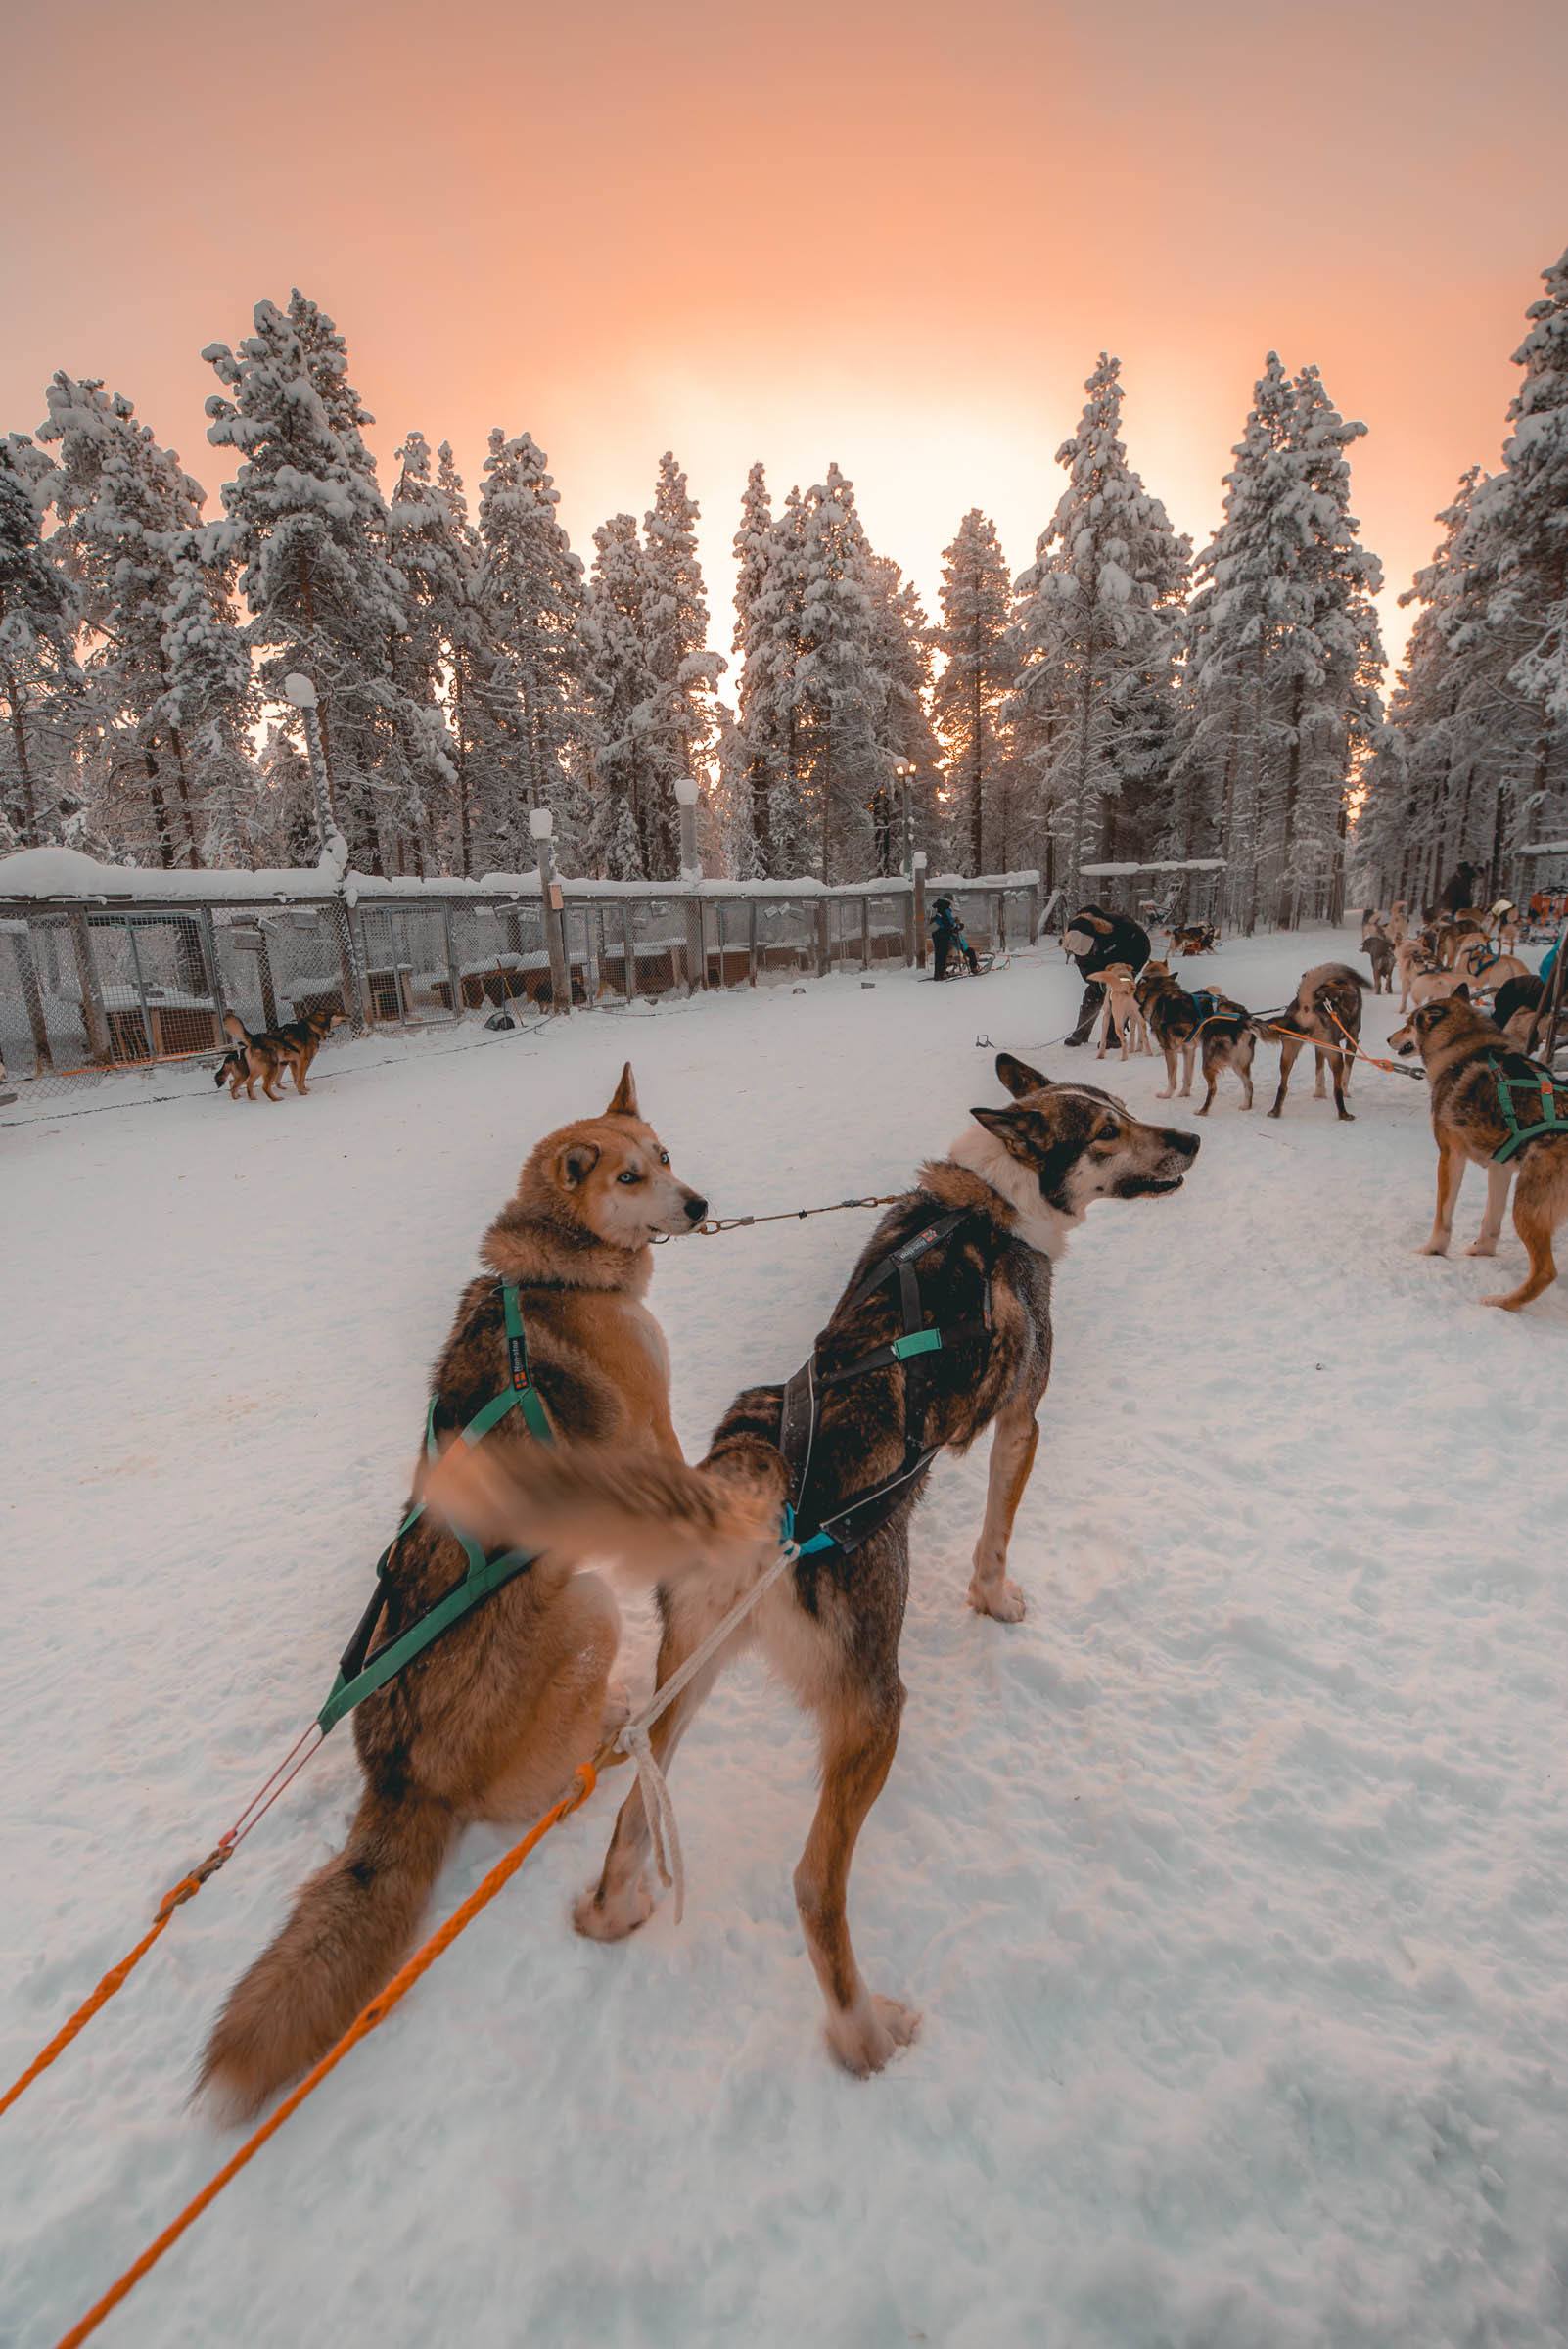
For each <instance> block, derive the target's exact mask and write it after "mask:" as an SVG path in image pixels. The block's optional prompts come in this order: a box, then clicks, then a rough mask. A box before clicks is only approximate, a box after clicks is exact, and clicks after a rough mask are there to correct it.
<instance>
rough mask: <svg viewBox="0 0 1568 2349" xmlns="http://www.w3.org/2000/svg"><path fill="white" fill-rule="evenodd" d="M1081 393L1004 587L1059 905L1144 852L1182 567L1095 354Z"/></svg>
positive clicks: (1112, 385) (1105, 364)
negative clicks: (1030, 538)
mask: <svg viewBox="0 0 1568 2349" xmlns="http://www.w3.org/2000/svg"><path fill="white" fill-rule="evenodd" d="M1084 390H1085V391H1086V392H1087V394H1088V397H1087V401H1086V403H1085V405H1084V413H1083V417H1082V419H1081V420H1080V423H1079V428H1078V431H1077V433H1076V434H1075V435H1074V437H1073V438H1072V439H1071V440H1068V441H1065V442H1064V443H1063V445H1062V447H1061V448H1060V449H1058V451H1057V462H1058V464H1060V465H1063V466H1065V467H1066V469H1067V472H1068V477H1069V481H1068V487H1067V489H1066V490H1065V491H1064V492H1063V495H1062V498H1061V502H1060V503H1059V504H1058V506H1057V509H1056V512H1055V514H1054V516H1053V517H1052V519H1051V522H1050V524H1049V526H1048V527H1047V528H1046V530H1043V531H1042V532H1041V534H1040V537H1039V541H1038V546H1037V548H1036V555H1035V561H1034V563H1033V564H1032V565H1031V566H1030V568H1029V570H1027V571H1026V572H1025V573H1024V574H1023V575H1022V576H1021V577H1020V578H1019V580H1018V583H1017V591H1018V597H1019V604H1018V613H1017V626H1016V635H1015V664H1016V669H1017V684H1016V686H1015V688H1014V692H1013V694H1012V697H1011V699H1010V701H1009V702H1008V703H1007V705H1006V713H1007V716H1008V717H1009V719H1010V720H1011V721H1012V722H1013V723H1015V724H1016V725H1017V727H1018V728H1019V731H1020V734H1021V736H1022V740H1023V755H1024V756H1025V758H1026V759H1027V760H1029V762H1030V764H1031V766H1032V767H1033V769H1034V772H1035V775H1036V776H1037V778H1038V793H1039V800H1040V806H1041V813H1042V817H1043V826H1044V832H1045V846H1046V850H1047V862H1048V868H1049V869H1048V879H1049V880H1050V881H1051V882H1060V883H1061V884H1062V885H1063V886H1064V887H1065V888H1066V889H1067V890H1068V892H1069V894H1073V893H1075V892H1076V890H1077V886H1078V874H1079V868H1080V866H1081V865H1082V864H1084V862H1087V861H1090V860H1092V859H1093V858H1094V857H1096V856H1107V857H1108V856H1116V855H1120V854H1127V853H1139V852H1143V849H1144V842H1143V841H1142V840H1140V839H1138V838H1136V837H1133V836H1132V826H1133V823H1134V822H1138V821H1140V820H1143V819H1142V811H1141V808H1140V806H1139V802H1140V800H1142V799H1143V798H1146V797H1149V796H1152V794H1153V789H1154V785H1155V782H1156V777H1155V775H1154V773H1153V768H1154V765H1155V762H1156V761H1157V760H1158V759H1159V757H1160V756H1162V755H1163V751H1164V743H1163V740H1162V734H1161V721H1162V719H1163V718H1164V716H1165V714H1166V713H1167V712H1168V710H1169V707H1170V703H1171V698H1172V696H1173V695H1174V691H1175V668H1174V663H1175V651H1176V620H1177V616H1178V613H1179V610H1180V606H1181V601H1182V597H1183V595H1184V593H1185V590H1186V583H1187V568H1188V561H1189V556H1190V548H1189V545H1188V542H1187V540H1186V539H1185V538H1184V537H1179V536H1178V535H1177V534H1176V531H1175V530H1172V528H1171V524H1170V521H1169V519H1168V517H1167V515H1166V511H1165V507H1164V506H1163V505H1162V504H1161V502H1160V500H1159V499H1158V498H1157V497H1153V496H1151V495H1150V493H1149V492H1148V490H1147V489H1145V488H1144V486H1143V484H1142V482H1141V481H1140V480H1139V478H1138V476H1137V474H1136V473H1135V472H1133V470H1132V469H1131V467H1130V465H1129V463H1128V461H1127V450H1126V448H1125V447H1124V446H1123V443H1122V439H1121V437H1120V428H1121V413H1122V398H1123V391H1122V383H1121V375H1120V362H1119V361H1118V360H1116V359H1113V358H1110V357H1109V356H1107V355H1106V353H1104V352H1103V351H1102V352H1101V354H1100V359H1099V364H1098V365H1097V366H1096V368H1095V370H1094V373H1093V374H1092V375H1091V376H1090V377H1089V378H1088V380H1087V382H1086V384H1085V386H1084ZM1124 806H1126V808H1127V812H1128V821H1127V823H1126V827H1125V828H1126V831H1127V834H1128V837H1126V838H1124V837H1123V830H1124V817H1123V808H1124Z"/></svg>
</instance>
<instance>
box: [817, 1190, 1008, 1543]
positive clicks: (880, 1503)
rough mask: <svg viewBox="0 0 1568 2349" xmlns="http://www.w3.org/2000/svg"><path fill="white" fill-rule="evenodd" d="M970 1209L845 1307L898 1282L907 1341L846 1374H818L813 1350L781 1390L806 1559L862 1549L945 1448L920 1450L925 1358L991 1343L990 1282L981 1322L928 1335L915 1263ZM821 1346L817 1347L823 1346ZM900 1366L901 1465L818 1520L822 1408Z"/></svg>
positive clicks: (929, 1232) (876, 1276) (930, 1229)
mask: <svg viewBox="0 0 1568 2349" xmlns="http://www.w3.org/2000/svg"><path fill="white" fill-rule="evenodd" d="M974 1213H975V1211H974V1209H973V1208H967V1207H963V1208H956V1209H954V1210H953V1211H952V1212H951V1213H950V1214H948V1215H944V1216H939V1217H938V1218H937V1220H936V1221H935V1222H933V1223H924V1224H922V1225H921V1227H920V1229H919V1230H918V1231H917V1232H916V1233H915V1234H914V1236H913V1238H912V1239H907V1240H904V1241H903V1242H902V1243H901V1245H900V1246H899V1247H897V1248H895V1249H894V1250H893V1251H892V1253H891V1254H890V1255H888V1256H885V1257H883V1259H882V1260H881V1262H880V1263H879V1264H877V1265H874V1266H873V1267H872V1268H871V1270H870V1271H869V1272H868V1273H867V1274H866V1276H865V1278H864V1280H862V1281H861V1283H860V1285H859V1287H858V1288H857V1289H856V1290H855V1291H854V1294H853V1296H852V1297H851V1299H850V1301H849V1303H848V1304H847V1305H846V1307H845V1309H844V1310H845V1313H853V1311H854V1308H855V1307H856V1306H857V1305H859V1304H860V1303H861V1302H862V1301H863V1300H864V1299H865V1298H867V1297H869V1296H871V1295H872V1294H873V1292H874V1291H875V1290H877V1289H880V1288H882V1287H883V1286H884V1285H885V1283H887V1282H889V1281H891V1280H894V1279H897V1281H898V1283H899V1308H900V1310H901V1312H902V1314H903V1334H902V1336H901V1337H897V1338H893V1339H891V1340H890V1341H889V1343H888V1344H887V1345H886V1346H877V1347H874V1348H873V1349H872V1351H871V1352H870V1353H869V1354H862V1355H861V1356H860V1358H859V1359H858V1360H857V1361H853V1362H848V1363H846V1364H845V1366H844V1368H843V1369H842V1370H828V1371H819V1370H818V1368H817V1361H816V1352H817V1350H816V1348H815V1347H813V1348H812V1350H811V1353H810V1356H809V1357H808V1359H807V1360H806V1361H805V1362H803V1363H802V1365H801V1367H800V1369H799V1370H797V1371H796V1373H795V1375H794V1377H793V1378H792V1379H791V1380H790V1382H789V1384H788V1385H787V1386H786V1387H785V1389H784V1403H783V1410H782V1415H781V1419H780V1425H779V1438H778V1448H779V1451H781V1452H782V1453H783V1454H784V1459H785V1462H786V1464H787V1466H788V1468H789V1471H790V1478H791V1483H792V1486H793V1494H792V1497H791V1499H790V1500H788V1501H787V1502H786V1503H785V1507H784V1522H783V1529H782V1538H783V1540H784V1541H786V1542H794V1543H798V1545H799V1549H800V1554H801V1556H802V1557H812V1556H820V1555H821V1554H822V1553H823V1552H824V1551H828V1550H837V1551H838V1552H839V1553H840V1554H841V1555H843V1556H848V1555H849V1553H850V1552H851V1551H852V1550H854V1549H858V1548H859V1546H860V1543H862V1542H864V1541H866V1540H868V1539H869V1537H870V1536H871V1535H872V1534H874V1533H876V1532H877V1531H878V1530H879V1529H880V1528H881V1527H882V1526H884V1525H886V1523H887V1521H888V1519H889V1518H890V1517H891V1516H892V1515H893V1512H894V1510H895V1509H896V1508H897V1507H898V1506H899V1501H900V1499H901V1498H902V1497H903V1493H904V1489H905V1487H906V1486H908V1485H910V1484H912V1483H913V1482H914V1480H915V1478H916V1477H918V1476H919V1475H920V1474H921V1473H922V1471H923V1470H925V1469H927V1468H929V1467H930V1465H931V1463H932V1461H933V1460H934V1459H935V1458H936V1456H937V1454H938V1452H939V1451H942V1449H943V1447H942V1445H940V1444H930V1445H922V1443H921V1441H920V1431H921V1423H922V1420H923V1418H924V1411H923V1409H922V1408H921V1407H919V1405H920V1393H919V1390H920V1386H921V1383H922V1382H921V1379H920V1375H919V1371H918V1368H915V1369H911V1368H910V1367H909V1365H910V1364H911V1362H914V1363H918V1359H919V1357H920V1356H922V1355H926V1354H940V1353H945V1351H946V1350H947V1349H948V1348H949V1347H952V1346H962V1345H964V1344H966V1343H967V1342H970V1341H973V1340H983V1339H989V1337H990V1336H991V1326H992V1324H991V1280H990V1276H989V1275H988V1277H987V1281H986V1296H985V1302H984V1305H983V1307H982V1309H981V1310H982V1317H981V1319H980V1320H978V1321H957V1322H954V1324H953V1325H952V1327H951V1328H950V1329H928V1328H927V1327H926V1324H925V1309H924V1306H923V1305H922V1302H921V1297H920V1281H919V1277H918V1275H917V1273H916V1271H915V1263H916V1260H917V1259H918V1258H920V1257H922V1256H924V1255H925V1254H926V1252H927V1250H928V1249H931V1248H934V1247H935V1246H936V1245H937V1242H938V1241H939V1240H945V1239H946V1238H947V1237H948V1236H949V1234H950V1233H952V1232H954V1231H956V1230H957V1228H958V1226H959V1224H960V1223H966V1222H968V1221H969V1220H970V1218H971V1217H972V1216H973V1215H974ZM818 1344H820V1340H819V1341H818ZM895 1362H901V1363H902V1364H903V1365H904V1386H903V1430H904V1434H903V1460H902V1463H901V1465H900V1466H899V1467H898V1468H896V1469H895V1470H894V1472H893V1474H892V1475H891V1476H887V1477H884V1478H883V1479H882V1481H881V1483H880V1484H876V1485H873V1486H872V1487H871V1489H870V1491H869V1492H866V1493H862V1494H860V1495H859V1497H857V1498H856V1499H854V1500H852V1501H849V1502H847V1503H846V1504H845V1506H844V1507H843V1508H838V1509H834V1510H832V1511H831V1512H830V1513H829V1514H828V1515H826V1516H823V1515H822V1514H820V1512H819V1511H818V1509H817V1508H816V1506H815V1505H814V1502H813V1497H812V1493H811V1452H812V1449H813V1446H814V1443H815V1440H816V1423H817V1406H818V1397H819V1394H820V1391H821V1389H822V1388H824V1387H835V1386H842V1385H843V1384H844V1382H845V1380H846V1379H851V1378H859V1377H861V1376H862V1375H863V1374H864V1373H865V1372H866V1371H868V1370H886V1369H888V1368H890V1367H891V1366H892V1365H893V1364H894V1363H895Z"/></svg>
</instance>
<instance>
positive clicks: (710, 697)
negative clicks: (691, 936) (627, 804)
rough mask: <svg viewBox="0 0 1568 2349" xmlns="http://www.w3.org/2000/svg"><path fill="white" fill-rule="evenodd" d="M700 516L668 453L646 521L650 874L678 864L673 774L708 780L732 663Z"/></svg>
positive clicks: (646, 837)
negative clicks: (708, 584) (706, 569)
mask: <svg viewBox="0 0 1568 2349" xmlns="http://www.w3.org/2000/svg"><path fill="white" fill-rule="evenodd" d="M699 519H700V515H699V509H698V506H697V503H696V501H695V499H694V498H693V497H692V496H691V493H690V491H689V490H688V488H687V485H686V476H685V475H684V474H683V473H682V472H681V470H680V467H679V466H678V465H677V464H676V463H675V460H674V458H673V456H672V455H670V453H669V450H667V451H666V452H665V454H664V455H663V456H662V457H661V458H660V460H659V479H658V482H657V484H656V486H655V489H654V502H653V506H652V508H651V509H650V511H649V512H648V513H647V514H646V515H645V516H644V518H643V550H644V560H645V566H646V585H645V587H644V591H643V640H644V643H645V646H646V649H647V658H648V665H649V668H651V669H652V671H653V676H654V681H655V684H654V699H653V707H652V709H651V711H650V712H649V716H648V724H647V728H646V734H645V741H646V747H647V764H648V773H649V779H650V781H649V788H648V790H647V791H646V792H645V793H644V794H643V796H642V798H641V801H640V804H639V807H638V830H639V833H640V835H641V839H642V850H643V862H644V866H645V868H646V870H647V872H648V875H649V877H650V879H660V878H663V877H664V876H665V875H666V874H670V873H673V872H675V871H676V869H677V868H678V865H679V861H680V853H679V849H680V826H679V819H678V809H677V805H676V801H675V796H674V785H675V779H676V777H677V776H680V775H692V776H695V777H696V779H697V780H698V781H699V782H703V781H706V780H707V779H708V777H709V773H710V769H711V766H712V761H713V756H714V747H715V738H716V734H717V709H716V705H715V693H716V690H717V685H718V680H719V677H720V676H721V675H722V674H723V671H724V669H725V668H726V667H727V664H726V662H725V661H724V659H723V657H722V655H721V654H718V653H715V652H714V651H713V650H711V648H710V646H709V643H708V598H707V594H706V592H705V590H704V587H703V575H702V566H701V564H700V563H699V561H698V558H697V530H696V526H697V523H698V521H699Z"/></svg>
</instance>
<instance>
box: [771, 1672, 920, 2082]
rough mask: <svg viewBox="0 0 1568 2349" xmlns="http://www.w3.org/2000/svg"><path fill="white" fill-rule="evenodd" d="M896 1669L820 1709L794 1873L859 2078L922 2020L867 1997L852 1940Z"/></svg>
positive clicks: (820, 1969)
mask: <svg viewBox="0 0 1568 2349" xmlns="http://www.w3.org/2000/svg"><path fill="white" fill-rule="evenodd" d="M888 1663H889V1668H890V1673H891V1684H885V1683H884V1682H883V1681H882V1678H881V1676H880V1675H879V1676H878V1678H877V1679H876V1680H875V1681H871V1682H870V1683H869V1684H866V1683H864V1682H860V1681H857V1684H856V1685H855V1686H854V1687H853V1689H846V1690H844V1691H843V1692H842V1693H836V1694H835V1695H834V1696H833V1697H831V1698H829V1700H828V1701H827V1703H826V1704H824V1705H823V1706H821V1707H820V1708H819V1717H820V1719H821V1723H822V1793H821V1797H820V1799H819V1801H818V1803H817V1806H816V1817H815V1818H814V1819H812V1821H811V1831H810V1833H809V1835H808V1836H807V1839H806V1849H805V1851H804V1852H803V1853H802V1854H801V1858H800V1865H798V1866H797V1868H796V1870H795V1905H796V1908H797V1909H798V1910H799V1911H800V1917H801V1928H802V1931H803V1932H804V1933H805V1935H806V1946H807V1951H808V1952H809V1954H810V1958H811V1963H812V1965H813V1966H814V1967H815V1969H816V1978H817V1981H818V1982H819V1983H820V1984H821V1986H822V1996H823V1999H824V2000H825V2001H826V2004H827V2036H828V2045H829V2047H830V2048H831V2049H832V2050H833V2052H834V2054H835V2055H836V2056H837V2057H838V2059H839V2061H840V2063H842V2064H843V2066H844V2068H845V2070H846V2071H847V2072H853V2073H854V2074H855V2075H856V2076H857V2077H858V2078H860V2079H864V2078H865V2077H866V2076H867V2075H868V2074H869V2073H871V2072H880V2071H881V2069H882V2067H883V2065H884V2064H885V2063H886V2062H887V2060H888V2058H889V2056H890V2055H892V2054H893V2053H894V2052H895V2050H897V2049H899V2048H901V2047H907V2046H908V2044H909V2042H910V2040H911V2039H913V2037H914V2035H915V2030H916V2026H917V2023H918V2020H919V2018H918V2016H916V2015H915V2014H914V2013H913V2012H911V2010H910V2009H909V2008H908V2007H907V2006H900V2005H899V2004H898V2002H897V2001H896V2000H893V1999H881V1998H876V1997H874V1996H873V1994H872V1993H871V1992H870V1991H869V1990H867V1988H866V1986H865V1982H864V1979H863V1978H862V1976H861V1973H860V1968H859V1966H858V1965H857V1964H856V1963H855V1957H854V1949H853V1944H852V1942H851V1940H850V1919H849V1889H850V1865H851V1863H852V1861H853V1858H854V1846H855V1841H856V1838H857V1837H858V1835H859V1832H860V1829H861V1827H862V1826H863V1825H864V1824H865V1820H866V1815H867V1814H868V1812H869V1811H870V1809H871V1806H872V1804H873V1803H874V1802H875V1801H876V1799H877V1796H878V1795H879V1794H880V1793H881V1792H882V1789H883V1786H884V1784H885V1783H886V1781H887V1775H888V1772H889V1771H890V1770H891V1769H892V1767H893V1757H894V1755H895V1754H896V1753H897V1752H898V1750H899V1713H900V1711H901V1709H902V1705H903V1690H902V1687H901V1686H900V1685H899V1675H898V1667H897V1664H896V1662H895V1661H894V1660H893V1659H892V1658H891V1657H890V1658H889V1659H888Z"/></svg>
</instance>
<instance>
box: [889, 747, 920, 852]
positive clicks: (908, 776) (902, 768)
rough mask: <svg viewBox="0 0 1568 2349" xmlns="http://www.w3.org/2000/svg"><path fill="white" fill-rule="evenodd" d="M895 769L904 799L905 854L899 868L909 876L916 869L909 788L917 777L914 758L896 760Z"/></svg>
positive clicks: (912, 812) (912, 814) (912, 815)
mask: <svg viewBox="0 0 1568 2349" xmlns="http://www.w3.org/2000/svg"><path fill="white" fill-rule="evenodd" d="M893 771H894V773H895V774H896V775H897V776H898V778H899V792H900V794H901V796H902V800H903V856H902V859H901V862H900V864H899V871H900V872H902V873H903V874H904V875H905V876H906V877H907V876H908V875H910V874H911V873H912V872H913V869H914V867H913V861H912V860H913V857H914V810H913V808H912V806H910V801H909V790H910V786H911V785H912V784H913V782H914V778H915V762H914V760H912V759H898V760H895V761H894V766H893Z"/></svg>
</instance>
